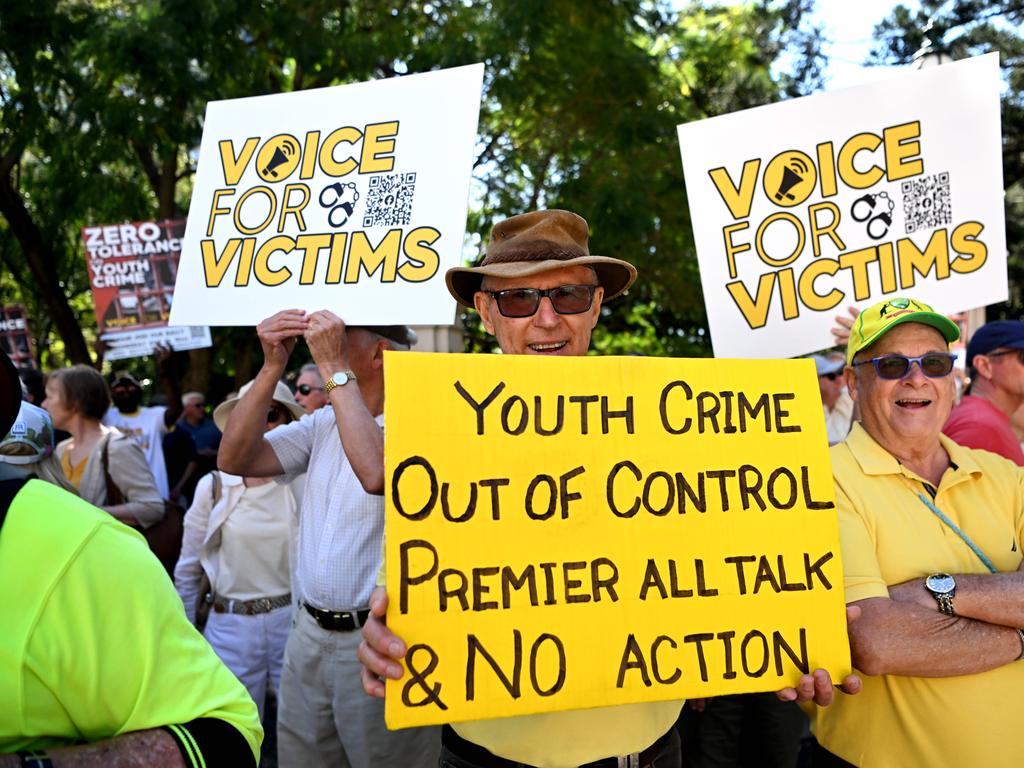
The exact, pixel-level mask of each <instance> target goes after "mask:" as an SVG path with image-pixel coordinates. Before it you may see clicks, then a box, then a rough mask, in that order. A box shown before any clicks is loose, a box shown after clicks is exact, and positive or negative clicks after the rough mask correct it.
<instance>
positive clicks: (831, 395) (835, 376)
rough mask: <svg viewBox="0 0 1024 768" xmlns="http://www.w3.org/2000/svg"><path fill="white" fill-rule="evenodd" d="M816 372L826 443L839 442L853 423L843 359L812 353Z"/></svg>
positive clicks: (851, 405) (844, 437) (851, 402)
mask: <svg viewBox="0 0 1024 768" xmlns="http://www.w3.org/2000/svg"><path fill="white" fill-rule="evenodd" d="M811 359H812V360H813V361H814V368H815V370H816V371H817V374H818V390H819V391H820V392H821V406H822V408H823V409H824V411H825V430H826V432H827V433H828V444H829V445H835V444H836V443H841V442H843V440H845V439H846V436H847V435H848V434H850V427H851V426H852V425H853V400H852V399H851V398H850V395H849V394H848V393H847V391H846V383H845V382H844V381H843V368H845V367H846V361H845V360H841V359H840V360H833V359H830V358H828V357H825V356H824V355H812V356H811Z"/></svg>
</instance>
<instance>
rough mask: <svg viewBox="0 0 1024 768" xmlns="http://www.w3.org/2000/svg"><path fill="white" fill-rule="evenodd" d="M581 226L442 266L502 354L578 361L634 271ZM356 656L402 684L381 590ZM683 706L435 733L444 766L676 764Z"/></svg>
mask: <svg viewBox="0 0 1024 768" xmlns="http://www.w3.org/2000/svg"><path fill="white" fill-rule="evenodd" d="M587 230H588V228H587V222H586V221H585V220H584V219H582V218H581V217H580V216H577V215H576V214H574V213H570V212H568V211H557V210H553V211H534V212H532V213H526V214H522V215H520V216H514V217H512V218H510V219H507V220H505V221H503V222H500V223H499V224H497V225H496V226H495V227H494V230H493V232H492V233H491V240H490V243H489V244H488V246H487V253H486V255H485V257H484V259H483V261H482V262H481V264H480V266H478V267H471V268H463V267H460V268H455V269H451V270H449V271H448V275H447V283H448V289H449V291H450V292H451V294H452V295H453V296H454V297H455V298H456V299H457V300H458V301H459V302H460V303H462V304H464V305H466V306H473V307H475V308H476V310H477V311H478V312H479V313H480V318H481V320H482V321H483V324H484V327H485V328H486V329H487V331H488V332H489V333H491V334H493V335H494V337H495V338H496V339H497V341H498V344H499V346H500V347H501V351H502V352H504V353H506V354H524V355H584V354H586V352H587V348H588V347H589V346H590V335H591V332H592V331H593V329H594V326H595V325H597V320H598V318H599V317H600V312H601V303H602V301H605V300H608V299H612V298H614V297H616V296H618V295H619V294H621V293H623V292H624V291H625V290H626V289H627V288H629V286H630V285H631V284H632V283H633V280H634V279H635V278H636V269H635V268H634V267H633V265H632V264H629V263H627V262H625V261H622V260H620V259H614V258H610V257H608V256H595V255H592V254H591V253H590V250H589V246H588V232H587ZM370 605H371V615H370V618H369V619H368V621H367V622H366V624H365V626H364V627H363V638H364V640H363V643H362V644H361V645H360V647H359V657H360V660H361V661H362V663H363V667H364V668H363V670H362V677H363V687H364V689H365V690H366V692H367V693H368V694H370V695H372V696H378V697H383V696H384V683H383V678H384V677H390V678H393V679H398V678H399V677H401V675H402V668H401V666H400V665H399V664H398V663H397V660H398V659H399V658H401V657H402V656H403V655H404V653H405V650H406V645H405V643H404V642H403V641H402V640H401V639H400V638H398V637H396V636H395V635H394V634H392V633H391V632H390V631H388V629H387V628H386V627H385V626H384V623H383V619H384V616H385V613H386V610H387V596H386V594H385V593H384V589H383V587H378V589H377V590H375V591H374V595H373V597H372V598H371V601H370ZM784 695H785V696H786V698H794V699H795V698H799V699H801V700H808V699H810V698H812V697H814V698H815V699H816V700H817V701H819V703H822V704H825V703H828V701H830V700H831V680H829V679H828V677H827V675H826V674H825V673H824V672H823V671H820V670H819V671H818V672H816V675H815V677H813V678H812V677H811V676H805V679H804V680H802V681H801V685H800V688H799V690H794V689H789V690H788V691H787V692H786V693H785V694H784ZM680 706H681V702H678V701H675V702H671V701H670V702H664V701H662V702H649V703H643V704H630V705H625V706H614V707H595V708H593V709H587V710H580V711H568V712H551V713H545V714H541V715H528V716H525V717H511V718H502V719H496V720H484V721H476V722H464V723H457V724H454V725H452V726H446V727H445V728H444V730H443V733H442V757H441V763H440V765H441V766H443V767H445V768H448V767H451V768H455V767H456V766H458V768H471V767H474V766H485V767H491V766H493V767H495V768H524V767H526V768H528V766H545V767H547V766H553V767H558V766H587V768H591V767H592V766H593V767H596V766H609V767H610V768H612V767H615V766H623V765H629V766H637V767H639V766H658V767H659V768H660V766H663V765H664V766H678V765H679V763H680V759H681V758H680V754H679V740H678V737H677V736H676V733H675V729H674V728H673V725H674V723H675V721H676V719H677V717H678V716H679V710H680Z"/></svg>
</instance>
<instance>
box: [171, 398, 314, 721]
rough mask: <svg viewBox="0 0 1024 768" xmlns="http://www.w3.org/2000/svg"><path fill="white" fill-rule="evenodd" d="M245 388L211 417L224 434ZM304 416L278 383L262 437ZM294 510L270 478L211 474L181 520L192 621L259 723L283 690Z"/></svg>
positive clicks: (289, 496)
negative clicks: (269, 698)
mask: <svg viewBox="0 0 1024 768" xmlns="http://www.w3.org/2000/svg"><path fill="white" fill-rule="evenodd" d="M250 386H251V382H250V384H247V385H246V386H244V387H242V389H241V392H240V393H239V396H237V397H233V398H230V399H228V400H226V401H225V402H223V403H221V404H220V405H219V406H218V407H217V409H216V410H215V411H214V414H213V418H214V421H215V422H216V423H217V426H218V428H220V429H221V430H222V431H223V430H224V428H225V427H226V426H227V422H228V417H229V416H230V415H231V412H232V411H233V410H234V408H235V405H236V404H237V403H238V400H239V398H240V397H241V395H244V394H245V392H246V391H247V390H248V389H249V387H250ZM303 413H304V411H303V410H302V407H301V406H300V405H299V404H298V403H297V402H296V401H295V398H294V397H293V396H292V394H291V392H290V391H289V390H288V387H287V386H285V385H284V384H283V383H278V385H277V389H276V390H275V392H274V399H273V401H272V403H271V406H270V408H269V409H268V411H267V420H266V427H265V431H266V432H269V431H271V430H272V429H274V428H275V427H278V426H280V425H282V424H287V423H289V422H291V421H292V420H294V419H298V418H300V417H301V416H302V415H303ZM296 508H297V504H296V500H295V495H294V492H293V490H292V487H291V486H290V485H285V484H280V483H277V482H275V481H274V480H273V479H272V478H269V477H240V476H238V475H231V474H228V473H226V472H221V471H214V472H211V473H210V474H208V475H206V476H205V477H203V478H202V479H201V480H200V481H199V484H198V486H197V487H196V494H195V500H194V501H193V503H192V506H191V507H190V508H189V510H188V513H187V514H186V515H185V534H184V538H183V541H182V548H181V557H180V559H179V560H178V565H177V567H176V568H175V569H174V584H175V587H177V590H178V594H179V595H180V596H181V600H182V602H183V603H184V604H185V612H186V614H187V615H188V618H189V620H190V621H192V622H193V623H194V624H196V625H197V626H198V627H199V628H200V629H201V630H202V631H203V635H204V636H205V637H206V639H207V640H208V641H209V643H210V645H211V646H213V649H214V650H215V651H216V652H217V655H218V656H220V658H221V660H222V661H223V662H224V664H225V665H227V667H228V669H230V670H231V671H232V672H234V673H235V676H236V677H238V679H239V680H241V681H242V683H243V684H244V685H245V687H246V688H247V689H248V691H249V694H250V695H251V696H252V698H253V701H255V702H256V706H257V708H258V709H259V712H260V719H261V720H262V719H263V707H264V701H265V699H266V694H267V687H268V686H270V687H272V689H273V690H274V692H275V694H276V693H277V690H278V688H279V686H280V682H281V666H282V662H283V659H284V647H285V643H286V642H287V640H288V632H289V630H290V629H291V617H292V598H291V563H290V560H291V558H290V555H289V552H290V531H291V526H292V522H293V517H294V515H295V513H296ZM207 611H208V618H207V619H206V622H205V627H204V626H202V617H203V616H204V615H206V614H207Z"/></svg>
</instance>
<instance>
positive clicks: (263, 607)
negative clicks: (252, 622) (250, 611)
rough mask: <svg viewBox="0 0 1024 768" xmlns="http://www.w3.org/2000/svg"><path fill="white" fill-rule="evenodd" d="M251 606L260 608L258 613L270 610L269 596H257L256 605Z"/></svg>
mask: <svg viewBox="0 0 1024 768" xmlns="http://www.w3.org/2000/svg"><path fill="white" fill-rule="evenodd" d="M253 607H254V608H259V609H260V610H259V612H260V613H269V612H270V598H269V597H261V598H259V599H258V600H257V601H256V605H255V606H253Z"/></svg>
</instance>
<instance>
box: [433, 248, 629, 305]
mask: <svg viewBox="0 0 1024 768" xmlns="http://www.w3.org/2000/svg"><path fill="white" fill-rule="evenodd" d="M565 267H591V268H592V269H593V270H594V272H596V273H597V280H598V282H599V283H600V284H601V287H603V288H604V300H605V301H609V300H610V299H614V298H615V297H616V296H618V295H620V294H622V293H624V292H625V291H626V290H627V289H628V288H629V286H631V285H632V284H633V281H634V280H636V267H634V266H633V265H632V264H630V263H629V262H628V261H623V260H622V259H613V258H612V257H611V256H577V257H576V258H574V259H545V260H544V261H509V262H500V263H496V264H487V265H486V266H482V267H452V268H451V269H449V270H448V272H447V274H446V275H445V278H444V279H445V283H446V284H447V285H448V292H449V293H451V295H452V296H454V297H455V300H456V301H458V302H459V303H460V304H463V305H465V306H467V307H472V306H473V296H474V295H475V294H476V292H477V291H479V290H480V284H481V283H482V282H483V279H484V278H485V277H504V278H509V277H530V276H532V275H538V274H540V273H542V272H550V271H552V270H555V269H563V268H565Z"/></svg>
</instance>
